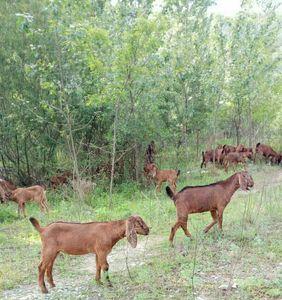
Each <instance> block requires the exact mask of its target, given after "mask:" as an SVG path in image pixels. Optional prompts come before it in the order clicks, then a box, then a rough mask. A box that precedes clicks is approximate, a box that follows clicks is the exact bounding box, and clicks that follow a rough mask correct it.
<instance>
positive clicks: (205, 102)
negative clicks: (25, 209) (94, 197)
mask: <svg viewBox="0 0 282 300" xmlns="http://www.w3.org/2000/svg"><path fill="white" fill-rule="evenodd" d="M212 3H213V1H210V0H207V1H192V0H189V1H165V2H164V3H163V10H162V11H159V12H156V11H154V10H153V1H136V2H134V1H117V2H116V3H113V2H112V1H84V2H83V3H80V2H79V1H67V0H65V1H47V0H44V1H35V0H32V1H20V2H14V3H13V4H10V3H9V1H2V2H1V4H0V11H1V13H0V14H1V19H0V25H1V31H2V32H5V34H4V35H3V39H1V41H0V46H1V48H0V65H1V66H2V68H1V72H0V89H1V95H0V107H1V109H0V141H1V145H2V146H1V149H0V154H1V165H2V166H3V167H7V168H11V169H12V171H13V175H14V178H17V180H18V181H19V183H21V184H30V183H32V182H34V181H35V179H41V180H46V178H48V177H50V175H51V174H54V172H56V169H57V168H60V169H63V168H64V169H71V168H75V165H76V164H77V167H78V169H79V171H80V172H81V173H82V174H83V175H87V176H89V177H92V178H93V179H97V178H96V176H97V177H99V179H100V180H104V179H105V178H106V177H109V165H110V164H111V152H112V143H113V123H114V116H115V110H116V109H117V107H118V114H117V116H118V118H117V131H116V160H117V163H116V165H115V180H116V182H118V183H120V182H124V181H125V180H129V179H134V180H137V181H140V173H141V170H142V161H143V153H144V151H145V147H146V145H147V144H148V142H150V141H151V140H155V142H156V144H157V145H158V146H159V148H160V149H162V150H164V151H168V149H170V147H171V146H172V145H173V146H174V147H176V148H177V156H178V159H179V157H180V154H184V155H185V157H186V160H187V161H188V160H189V159H190V158H191V157H193V156H195V155H199V153H200V150H202V149H203V148H205V147H212V146H214V145H215V144H216V143H219V142H221V141H222V140H223V139H225V140H226V138H228V142H230V143H236V142H237V143H239V142H243V143H247V144H249V145H250V146H253V145H254V144H255V143H256V142H258V141H263V142H269V143H271V144H272V145H273V146H275V147H276V149H277V150H279V148H280V147H281V139H280V132H281V126H282V122H281V109H280V107H281V97H280V92H281V88H280V87H281V74H280V72H279V68H280V67H279V66H280V65H279V57H280V56H279V47H277V45H278V43H279V28H280V21H279V16H278V15H277V14H278V13H277V3H276V1H274V0H273V1H267V2H261V1H255V0H252V1H248V2H246V3H242V9H241V11H240V13H238V14H237V15H236V16H234V17H233V18H227V17H223V16H217V15H214V14H210V12H209V9H210V6H211V5H212ZM253 7H255V8H256V9H253ZM160 152H162V151H160ZM120 157H121V159H119V158H120ZM187 163H188V162H187ZM99 170H102V171H99Z"/></svg>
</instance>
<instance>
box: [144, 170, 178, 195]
mask: <svg viewBox="0 0 282 300" xmlns="http://www.w3.org/2000/svg"><path fill="white" fill-rule="evenodd" d="M144 172H145V174H146V175H147V176H148V177H149V176H151V177H152V178H153V179H154V180H155V181H156V184H157V191H158V192H160V191H161V187H162V184H163V182H168V183H169V184H170V186H171V188H172V190H173V191H176V181H177V179H178V176H179V174H180V170H159V169H158V168H157V166H156V165H155V164H147V165H146V166H145V167H144Z"/></svg>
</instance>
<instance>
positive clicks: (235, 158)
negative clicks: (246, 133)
mask: <svg viewBox="0 0 282 300" xmlns="http://www.w3.org/2000/svg"><path fill="white" fill-rule="evenodd" d="M248 155H249V152H241V153H238V152H230V153H228V154H227V155H225V157H224V159H223V166H224V169H225V171H226V172H228V167H229V166H230V165H232V166H233V170H234V171H235V165H238V164H239V163H242V164H243V165H244V167H246V159H245V157H247V156H248Z"/></svg>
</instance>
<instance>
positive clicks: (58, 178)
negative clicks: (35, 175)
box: [50, 171, 76, 189]
mask: <svg viewBox="0 0 282 300" xmlns="http://www.w3.org/2000/svg"><path fill="white" fill-rule="evenodd" d="M70 179H76V176H73V173H72V172H70V171H65V172H63V173H62V174H59V175H55V176H52V177H51V178H50V183H51V187H52V188H53V189H56V188H57V187H58V186H60V185H64V184H67V183H68V181H69V180H70Z"/></svg>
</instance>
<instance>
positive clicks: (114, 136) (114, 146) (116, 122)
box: [109, 102, 119, 208]
mask: <svg viewBox="0 0 282 300" xmlns="http://www.w3.org/2000/svg"><path fill="white" fill-rule="evenodd" d="M118 109H119V102H117V103H116V105H115V120H114V134H113V148H112V167H111V181H110V202H109V207H110V208H112V205H113V199H112V196H113V184H114V175H115V159H116V140H117V125H118Z"/></svg>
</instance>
